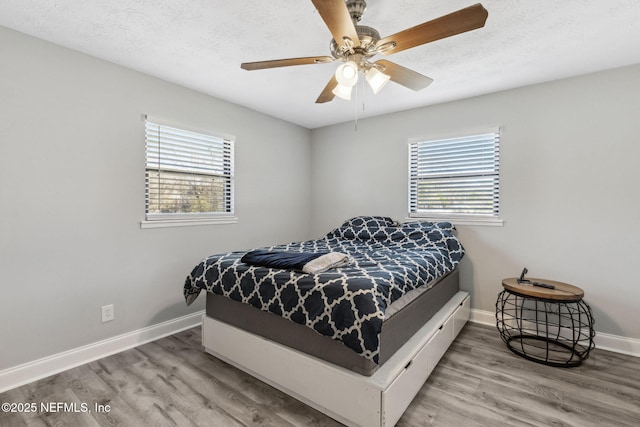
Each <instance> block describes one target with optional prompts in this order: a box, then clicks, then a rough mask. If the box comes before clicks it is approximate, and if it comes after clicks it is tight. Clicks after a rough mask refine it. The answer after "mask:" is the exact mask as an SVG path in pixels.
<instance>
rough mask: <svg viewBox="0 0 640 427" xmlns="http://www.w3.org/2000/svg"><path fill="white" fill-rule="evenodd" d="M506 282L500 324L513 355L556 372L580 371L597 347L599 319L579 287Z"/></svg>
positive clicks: (500, 299)
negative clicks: (596, 320) (575, 368)
mask: <svg viewBox="0 0 640 427" xmlns="http://www.w3.org/2000/svg"><path fill="white" fill-rule="evenodd" d="M529 281H530V282H538V283H545V284H548V285H553V286H554V289H548V288H543V287H538V286H533V285H532V284H531V283H529V284H525V283H519V282H518V279H517V278H515V277H513V278H509V279H504V280H503V281H502V286H503V288H504V290H503V291H502V292H500V294H499V295H498V300H497V301H496V323H497V327H498V331H499V332H500V337H501V338H502V340H503V341H504V342H505V343H506V344H507V347H508V348H509V350H511V351H512V352H514V353H515V354H517V355H519V356H522V357H524V358H525V359H528V360H531V361H534V362H538V363H543V364H545V365H550V366H559V367H565V368H567V367H573V366H579V365H580V364H582V362H583V361H584V360H585V359H587V358H588V357H589V352H590V351H591V350H592V349H593V348H594V347H595V344H594V342H593V338H594V337H595V331H594V329H593V323H594V320H593V315H592V314H591V308H590V307H589V305H588V304H587V303H586V302H585V301H583V299H582V298H583V297H584V291H583V290H582V289H580V288H578V287H577V286H573V285H569V284H567V283H562V282H556V281H553V280H545V279H529Z"/></svg>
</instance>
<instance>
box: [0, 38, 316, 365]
mask: <svg viewBox="0 0 640 427" xmlns="http://www.w3.org/2000/svg"><path fill="white" fill-rule="evenodd" d="M0 52H2V59H1V61H2V65H1V66H0V286H1V289H2V296H1V297H0V325H1V326H0V370H3V369H5V368H8V367H12V366H16V365H18V364H21V363H25V362H28V361H32V360H35V359H38V358H41V357H44V356H48V355H52V354H56V353H59V352H62V351H66V350H70V349H73V348H76V347H79V346H82V345H86V344H90V343H94V342H96V341H99V340H102V339H106V338H109V337H114V336H117V335H120V334H123V333H126V332H130V331H135V330H138V329H140V328H143V327H145V326H149V325H153V324H157V323H159V322H162V321H166V320H170V319H174V318H176V317H179V316H181V315H185V314H189V313H193V312H195V311H198V310H201V309H203V298H200V300H199V301H197V302H196V303H195V304H194V306H192V307H189V308H187V307H186V306H185V303H184V300H183V298H182V294H181V287H182V284H183V283H184V279H185V277H186V275H187V274H188V272H189V271H190V270H191V268H192V267H193V266H194V265H195V264H196V263H197V262H198V261H199V260H200V259H201V258H203V257H204V256H206V255H208V254H212V253H217V252H221V251H227V250H234V249H235V250H239V249H243V248H250V247H255V246H261V245H266V244H273V243H278V242H286V241H291V240H300V239H304V238H307V237H309V218H310V212H309V207H310V197H309V195H308V194H309V192H308V190H309V188H310V185H311V183H310V172H309V171H310V161H311V160H310V132H309V130H307V129H304V128H301V127H298V126H295V125H292V124H290V123H287V122H283V121H281V120H277V119H274V118H272V117H269V116H265V115H263V114H259V113H256V112H254V111H251V110H248V109H245V108H241V107H239V106H236V105H233V104H229V103H227V102H224V101H221V100H217V99H214V98H211V97H208V96H205V95H202V94H199V93H196V92H193V91H190V90H187V89H184V88H182V87H179V86H176V85H173V84H170V83H167V82H164V81H161V80H158V79H155V78H151V77H149V76H145V75H143V74H140V73H136V72H133V71H130V70H127V69H124V68H122V67H118V66H116V65H113V64H110V63H107V62H104V61H100V60H97V59H95V58H92V57H89V56H86V55H83V54H80V53H77V52H74V51H71V50H68V49H64V48H61V47H58V46H55V45H53V44H49V43H46V42H43V41H40V40H37V39H34V38H31V37H27V36H25V35H22V34H19V33H16V32H13V31H10V30H7V29H4V28H2V27H0ZM212 78H216V76H215V75H212ZM143 113H147V114H150V115H155V116H158V117H163V118H167V119H171V120H173V121H175V122H178V123H184V124H185V125H188V126H192V127H195V128H197V129H211V130H212V131H218V132H222V133H226V134H231V135H235V136H236V175H237V178H236V187H235V198H236V214H237V217H238V218H239V222H238V223H237V224H233V225H214V226H198V227H176V228H162V229H144V230H143V229H141V228H140V220H142V219H143V216H144V165H145V161H144V125H143V122H142V119H141V116H142V114H143ZM283 153H286V156H285V155H283ZM278 186H285V188H286V189H287V191H286V192H283V191H276V192H274V191H271V189H272V188H275V187H278ZM105 304H114V305H115V315H116V319H115V321H113V322H109V323H105V324H102V323H101V317H100V307H101V306H102V305H105Z"/></svg>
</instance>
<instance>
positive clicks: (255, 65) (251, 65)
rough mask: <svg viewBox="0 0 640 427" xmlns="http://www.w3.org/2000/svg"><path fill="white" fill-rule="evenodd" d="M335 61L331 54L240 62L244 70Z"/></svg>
mask: <svg viewBox="0 0 640 427" xmlns="http://www.w3.org/2000/svg"><path fill="white" fill-rule="evenodd" d="M332 61H335V58H332V57H331V56H308V57H305V58H287V59H274V60H271V61H258V62H245V63H242V64H240V67H241V68H242V69H244V70H249V71H252V70H264V69H265V68H277V67H290V66H292V65H307V64H324V63H325V62H332Z"/></svg>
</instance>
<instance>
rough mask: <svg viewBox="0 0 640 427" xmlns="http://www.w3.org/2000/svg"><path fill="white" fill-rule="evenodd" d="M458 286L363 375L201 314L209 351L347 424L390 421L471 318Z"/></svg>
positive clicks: (466, 298)
mask: <svg viewBox="0 0 640 427" xmlns="http://www.w3.org/2000/svg"><path fill="white" fill-rule="evenodd" d="M469 304H470V302H469V294H468V293H467V292H462V291H459V292H458V293H457V294H455V295H454V296H453V298H451V299H450V300H449V301H448V302H447V303H446V304H445V305H444V306H443V307H442V308H441V309H440V310H439V311H438V312H437V313H436V314H435V315H434V316H433V317H432V318H431V319H430V320H429V321H428V322H427V323H426V324H425V325H424V326H422V328H420V329H419V330H418V332H416V333H415V334H414V335H413V336H412V337H411V338H410V339H409V340H408V341H407V342H406V343H405V344H404V345H403V346H402V347H401V348H400V349H399V350H398V351H397V352H396V353H395V354H394V355H393V356H392V357H391V358H390V359H389V360H387V361H386V362H385V363H384V364H383V365H382V366H381V367H380V368H379V369H378V370H377V371H376V372H375V373H374V374H373V375H371V376H364V375H360V374H357V373H355V372H352V371H350V370H348V369H345V368H341V367H339V366H337V365H334V364H331V363H328V362H325V361H323V360H321V359H318V358H316V357H313V356H310V355H307V354H305V353H302V352H300V351H297V350H294V349H291V348H289V347H286V346H284V345H281V344H278V343H276V342H273V341H271V340H268V339H266V338H263V337H261V336H258V335H255V334H253V333H250V332H247V331H244V330H242V329H239V328H236V327H234V326H231V325H229V324H227V323H224V322H222V321H219V320H216V319H214V318H211V317H208V316H204V317H203V321H202V344H203V346H204V347H205V350H206V351H207V352H208V353H210V354H212V355H213V356H215V357H217V358H219V359H221V360H224V361H225V362H227V363H229V364H231V365H233V366H235V367H237V368H239V369H241V370H243V371H245V372H247V373H249V374H250V375H252V376H254V377H256V378H258V379H260V380H262V381H264V382H266V383H268V384H270V385H271V386H273V387H275V388H277V389H279V390H281V391H283V392H285V393H287V394H289V395H290V396H292V397H294V398H296V399H298V400H300V401H302V402H304V403H306V404H307V405H309V406H311V407H313V408H315V409H317V410H319V411H321V412H323V413H325V414H327V415H328V416H330V417H332V418H334V419H335V420H337V421H339V422H341V423H343V424H346V425H348V426H367V427H369V426H393V425H395V423H396V422H397V421H398V420H399V419H400V417H401V416H402V414H403V413H404V411H405V410H406V409H407V407H408V406H409V404H410V403H411V401H412V400H413V398H414V397H415V395H416V394H417V393H418V391H419V390H420V388H421V387H422V385H423V384H424V383H425V381H426V380H427V378H428V377H429V375H430V374H431V371H432V370H433V368H435V366H436V364H437V363H438V361H439V360H440V358H441V357H442V356H443V355H444V353H445V351H446V350H447V348H449V346H450V345H451V343H452V342H453V340H454V339H455V337H456V336H457V335H458V333H459V332H460V330H461V329H462V327H463V326H464V325H465V323H466V322H467V320H468V319H469V314H470V308H469V307H470V306H469Z"/></svg>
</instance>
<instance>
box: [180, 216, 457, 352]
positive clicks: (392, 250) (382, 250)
mask: <svg viewBox="0 0 640 427" xmlns="http://www.w3.org/2000/svg"><path fill="white" fill-rule="evenodd" d="M453 230H454V227H453V226H452V225H451V224H450V223H448V222H439V223H432V222H415V223H414V222H412V223H405V224H397V223H395V222H394V221H393V220H392V219H391V218H386V217H375V216H367V217H356V218H352V219H350V220H347V221H345V223H344V224H342V226H340V227H338V228H336V229H335V230H333V231H331V232H330V233H328V234H327V235H326V236H325V237H324V238H322V239H317V240H309V241H304V242H295V243H289V244H286V245H277V246H271V247H269V248H262V249H269V250H274V251H293V252H341V253H344V254H347V255H349V256H350V257H351V263H350V264H349V265H348V266H345V267H340V268H336V269H333V270H329V271H326V272H324V273H321V274H305V273H301V272H299V271H294V270H282V269H275V268H266V267H256V266H249V265H247V264H244V263H243V262H241V261H240V259H241V258H242V256H243V255H244V254H245V253H246V251H239V252H229V253H226V254H219V255H212V256H209V257H207V258H205V259H204V260H202V261H201V262H200V263H199V264H198V265H197V266H196V267H195V268H194V269H193V270H192V271H191V273H190V274H189V276H188V277H187V279H186V281H185V285H184V296H185V299H186V301H187V304H191V303H192V302H193V301H194V300H195V299H196V298H197V296H198V294H199V293H200V291H201V290H203V289H204V290H206V291H208V292H213V293H216V294H219V295H223V296H225V297H228V298H231V299H233V300H236V301H240V302H243V303H245V304H250V305H252V306H254V307H256V308H258V309H260V310H264V311H268V312H271V313H274V314H277V315H279V316H282V317H284V318H286V319H289V320H291V321H293V322H296V323H299V324H301V325H305V326H307V327H309V328H312V329H314V330H315V331H316V332H318V333H320V334H322V335H325V336H328V337H331V338H333V339H335V340H339V341H341V342H342V343H344V345H346V346H347V347H349V348H350V349H352V350H353V351H355V352H357V353H358V354H360V355H362V356H363V357H366V358H367V359H370V360H372V361H374V362H375V363H377V362H378V355H379V335H380V330H381V328H382V322H383V320H384V318H385V310H386V308H387V307H388V306H389V305H390V304H391V303H393V302H394V301H395V300H397V299H398V298H400V297H401V296H402V295H404V294H406V293H407V292H409V291H411V290H413V289H416V288H418V287H421V286H427V285H428V284H429V283H430V282H432V281H433V280H434V279H437V278H439V277H442V276H444V275H446V274H447V273H449V272H450V271H453V270H454V269H455V268H456V266H457V265H458V263H459V262H460V260H461V259H462V257H463V255H464V248H463V247H462V245H461V244H460V242H459V241H458V239H457V238H456V237H455V236H454V235H453Z"/></svg>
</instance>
